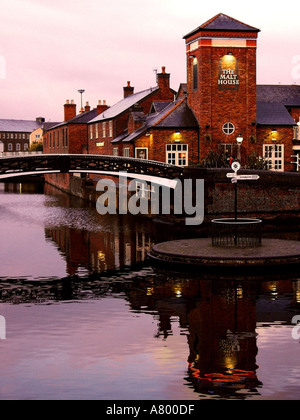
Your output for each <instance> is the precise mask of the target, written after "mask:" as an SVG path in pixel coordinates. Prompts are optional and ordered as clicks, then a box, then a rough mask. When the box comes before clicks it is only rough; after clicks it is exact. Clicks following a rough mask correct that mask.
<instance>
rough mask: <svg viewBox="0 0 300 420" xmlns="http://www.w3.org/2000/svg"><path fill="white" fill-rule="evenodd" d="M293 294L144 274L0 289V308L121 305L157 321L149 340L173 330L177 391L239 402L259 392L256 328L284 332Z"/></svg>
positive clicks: (283, 285) (261, 283)
mask: <svg viewBox="0 0 300 420" xmlns="http://www.w3.org/2000/svg"><path fill="white" fill-rule="evenodd" d="M299 289H300V280H297V279H280V278H277V279H268V280H261V279H259V280H256V279H247V278H240V279H222V280H220V279H217V278H214V279H207V278H202V277H195V276H194V277H190V278H187V276H184V277H183V276H181V275H176V274H170V273H163V272H156V273H155V272H153V271H152V269H151V268H150V267H145V268H143V269H140V270H139V271H135V272H134V271H132V270H131V271H129V270H128V271H126V270H125V271H124V270H123V271H120V272H116V273H114V275H108V274H107V275H106V276H105V275H102V276H101V278H100V277H99V276H96V274H94V275H93V276H90V277H86V278H80V277H72V278H71V277H68V278H65V279H61V280H52V281H48V282H47V281H44V282H38V283H36V282H29V281H24V280H23V281H18V280H15V281H9V282H5V281H3V282H1V286H0V303H10V304H11V303H13V304H21V303H22V304H32V303H35V304H39V305H41V304H51V303H55V302H67V301H70V302H76V301H77V302H80V301H95V300H99V299H104V298H106V299H108V298H111V297H114V296H118V297H119V298H120V297H121V298H122V299H124V300H125V301H126V302H128V305H129V310H130V311H131V312H132V313H135V314H146V315H148V316H151V317H153V319H155V322H156V333H155V334H154V338H153V339H155V338H156V339H162V340H163V342H165V343H166V345H168V342H169V339H170V337H172V336H173V332H174V328H175V324H174V323H176V324H178V327H179V328H180V331H181V335H183V336H185V337H186V346H187V355H188V357H187V360H186V361H187V368H186V375H183V376H182V378H177V379H176V380H177V381H178V382H179V383H180V382H181V381H184V382H185V383H186V384H187V386H188V387H189V388H191V389H193V390H194V392H195V393H196V394H198V395H199V396H200V397H201V396H202V398H203V397H204V396H205V395H206V396H210V397H211V396H213V397H215V398H216V397H222V398H238V399H245V398H250V397H252V398H253V397H255V396H258V395H260V393H261V391H262V390H263V387H264V384H263V383H262V382H261V380H260V368H259V366H257V361H256V360H257V355H258V351H259V349H258V346H257V335H258V334H257V325H258V324H260V325H264V327H266V326H268V325H271V324H272V323H274V322H275V321H276V322H277V325H280V324H282V325H290V323H291V319H292V317H293V316H294V314H295V313H300V306H299ZM123 315H124V317H125V313H124V314H123ZM120 317H122V314H120ZM108 319H109V313H108V314H107V322H108ZM69 322H70V320H69ZM74 322H75V321H74ZM102 322H103V323H105V322H106V318H103V319H102ZM120 322H121V323H122V321H120ZM74 328H75V325H74ZM49 333H51V332H49ZM133 340H134V338H133ZM114 344H117V343H114ZM136 345H138V346H142V343H136ZM173 350H175V349H173ZM150 351H151V346H150ZM175 351H176V350H175ZM181 356H182V355H181ZM131 368H132V369H134V364H133V365H132V366H131ZM144 368H145V370H146V371H147V366H145V367H144ZM270 374H271V372H270ZM136 380H137V381H141V383H142V382H143V380H142V378H136ZM278 388H279V389H280V388H281V384H280V383H278Z"/></svg>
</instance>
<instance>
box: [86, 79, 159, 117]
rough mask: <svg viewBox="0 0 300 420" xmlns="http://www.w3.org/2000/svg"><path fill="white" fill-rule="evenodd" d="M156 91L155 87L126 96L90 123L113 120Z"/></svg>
mask: <svg viewBox="0 0 300 420" xmlns="http://www.w3.org/2000/svg"><path fill="white" fill-rule="evenodd" d="M157 89H159V88H158V87H155V88H150V89H147V90H144V91H142V92H138V93H134V94H133V95H131V96H128V97H127V98H124V99H122V100H121V101H119V102H117V103H116V104H115V105H113V106H111V107H110V108H108V109H107V110H106V111H104V112H102V114H100V115H98V116H97V117H96V118H94V119H93V120H92V121H90V122H91V123H95V122H99V121H104V120H108V119H112V118H115V117H117V116H118V115H120V114H122V113H123V112H125V111H127V110H128V109H130V108H131V107H133V106H134V105H135V104H137V103H139V102H140V101H141V100H143V99H145V98H146V97H147V96H149V95H151V94H152V93H153V92H155V91H156V90H157Z"/></svg>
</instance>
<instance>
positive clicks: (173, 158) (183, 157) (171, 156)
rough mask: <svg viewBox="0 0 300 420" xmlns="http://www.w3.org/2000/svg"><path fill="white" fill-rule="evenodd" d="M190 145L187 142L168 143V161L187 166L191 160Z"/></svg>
mask: <svg viewBox="0 0 300 420" xmlns="http://www.w3.org/2000/svg"><path fill="white" fill-rule="evenodd" d="M188 150H189V146H188V145H187V144H167V145H166V163H168V164H169V165H176V166H187V165H188V162H189V159H188V158H189V156H188V155H189V151H188Z"/></svg>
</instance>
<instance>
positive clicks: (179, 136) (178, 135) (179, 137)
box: [174, 130, 181, 143]
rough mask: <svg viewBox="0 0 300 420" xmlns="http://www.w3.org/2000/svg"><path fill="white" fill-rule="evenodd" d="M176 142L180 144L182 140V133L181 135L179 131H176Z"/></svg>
mask: <svg viewBox="0 0 300 420" xmlns="http://www.w3.org/2000/svg"><path fill="white" fill-rule="evenodd" d="M174 140H175V142H176V143H178V142H180V140H181V133H180V131H179V130H176V131H175V133H174Z"/></svg>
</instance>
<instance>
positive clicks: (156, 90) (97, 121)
mask: <svg viewBox="0 0 300 420" xmlns="http://www.w3.org/2000/svg"><path fill="white" fill-rule="evenodd" d="M123 90H124V97H123V99H122V100H121V101H119V102H118V103H116V104H115V105H113V106H112V107H110V108H109V109H107V110H106V111H104V112H103V113H102V114H101V115H98V116H97V117H95V118H94V119H93V120H91V121H90V122H89V153H91V154H100V155H101V154H107V155H121V156H125V157H126V156H127V157H130V156H131V157H133V156H134V152H133V151H132V147H129V148H128V147H123V145H122V140H123V139H125V138H126V137H127V136H128V133H129V132H131V131H132V128H131V127H130V126H129V125H130V122H129V116H130V115H131V113H132V112H142V113H143V114H144V115H147V114H148V113H149V111H150V108H151V106H152V103H153V102H155V101H173V99H174V96H175V95H176V92H175V91H174V90H173V89H171V88H170V74H168V73H166V71H165V68H164V67H163V68H162V72H161V73H158V74H157V86H156V87H153V88H149V89H146V90H144V91H141V92H137V93H134V87H132V86H131V85H130V82H127V86H125V87H124V88H123ZM131 122H132V120H131ZM142 124H143V122H142V121H141V122H137V121H136V122H135V123H134V127H135V128H139V127H140V126H141V125H142Z"/></svg>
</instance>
